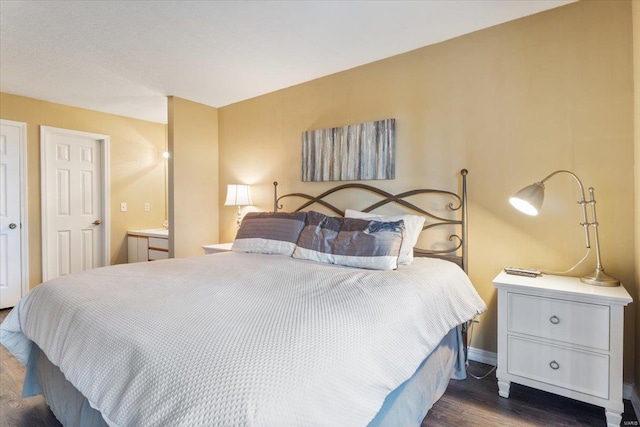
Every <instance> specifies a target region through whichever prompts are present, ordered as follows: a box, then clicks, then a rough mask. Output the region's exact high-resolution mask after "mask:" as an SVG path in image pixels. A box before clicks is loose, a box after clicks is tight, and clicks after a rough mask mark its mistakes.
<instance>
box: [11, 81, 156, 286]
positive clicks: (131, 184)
mask: <svg viewBox="0 0 640 427" xmlns="http://www.w3.org/2000/svg"><path fill="white" fill-rule="evenodd" d="M0 118H2V119H6V120H15V121H19V122H25V123H27V169H28V171H27V174H28V177H27V180H28V183H27V184H28V207H27V209H28V211H29V282H30V287H34V286H35V285H37V284H39V283H40V282H41V281H42V259H41V256H42V247H41V241H42V238H41V227H40V126H41V125H43V126H52V127H58V128H64V129H72V130H79V131H84V132H91V133H98V134H103V135H109V136H110V141H111V159H110V160H111V168H110V174H111V263H112V264H118V263H123V262H127V244H126V233H127V230H130V229H137V228H155V227H161V226H162V222H163V221H164V219H165V207H164V205H165V203H164V200H165V197H164V194H165V191H164V185H163V182H164V181H163V180H164V167H163V157H162V152H163V151H165V144H166V126H165V125H163V124H159V123H152V122H147V121H142V120H135V119H130V118H126V117H121V116H116V115H113V114H105V113H99V112H96V111H91V110H85V109H82V108H76V107H69V106H66V105H60V104H54V103H52V102H46V101H40V100H37V99H32V98H25V97H22V96H16V95H10V94H6V93H0ZM120 202H127V204H128V210H127V212H120V209H119V207H120ZM145 202H148V203H150V205H151V210H150V211H149V212H144V203H145Z"/></svg>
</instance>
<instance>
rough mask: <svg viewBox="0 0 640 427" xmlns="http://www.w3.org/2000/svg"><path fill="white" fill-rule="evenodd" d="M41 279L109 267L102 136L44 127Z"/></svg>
mask: <svg viewBox="0 0 640 427" xmlns="http://www.w3.org/2000/svg"><path fill="white" fill-rule="evenodd" d="M41 134H42V136H41V137H42V141H41V145H42V147H41V149H42V150H43V154H42V155H43V162H42V165H43V167H44V170H43V171H42V177H43V183H42V185H43V218H42V223H43V259H42V261H43V272H42V274H43V279H44V280H48V279H52V278H55V277H58V276H62V275H65V274H70V273H75V272H78V271H82V270H87V269H91V268H96V267H102V266H104V265H105V252H106V250H105V245H104V242H105V225H106V224H105V223H106V218H105V212H106V209H105V208H106V207H105V206H104V200H103V199H104V194H103V191H104V183H103V179H104V176H103V170H102V168H103V159H102V155H103V150H102V148H103V147H102V144H103V143H104V137H103V136H100V135H93V134H86V133H83V132H76V131H68V130H64V129H55V128H48V127H46V128H45V127H43V128H42V132H41Z"/></svg>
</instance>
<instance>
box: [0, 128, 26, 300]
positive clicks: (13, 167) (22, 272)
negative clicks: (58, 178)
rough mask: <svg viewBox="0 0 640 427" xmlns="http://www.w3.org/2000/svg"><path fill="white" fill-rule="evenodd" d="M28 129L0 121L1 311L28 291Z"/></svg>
mask: <svg viewBox="0 0 640 427" xmlns="http://www.w3.org/2000/svg"><path fill="white" fill-rule="evenodd" d="M27 218H28V215H27V125H26V123H22V122H14V121H11V120H2V119H0V308H7V307H13V306H15V305H16V304H17V303H18V301H19V300H20V298H22V296H23V295H24V294H26V293H27V292H28V291H29V245H28V242H29V239H28V237H29V236H28V223H27Z"/></svg>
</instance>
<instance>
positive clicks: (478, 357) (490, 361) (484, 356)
mask: <svg viewBox="0 0 640 427" xmlns="http://www.w3.org/2000/svg"><path fill="white" fill-rule="evenodd" d="M468 351H469V353H468V356H469V360H473V361H474V362H480V363H484V364H485V365H491V366H497V365H498V355H497V353H494V352H492V351H486V350H480V349H479V348H473V347H469V349H468Z"/></svg>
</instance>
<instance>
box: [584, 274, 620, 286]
mask: <svg viewBox="0 0 640 427" xmlns="http://www.w3.org/2000/svg"><path fill="white" fill-rule="evenodd" d="M580 281H581V282H582V283H586V284H587V285H593V286H609V287H613V286H620V281H619V280H618V279H615V278H613V277H611V276H609V275H608V274H606V273H605V272H604V270H596V271H595V273H593V274H591V275H589V276H584V277H581V278H580Z"/></svg>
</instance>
